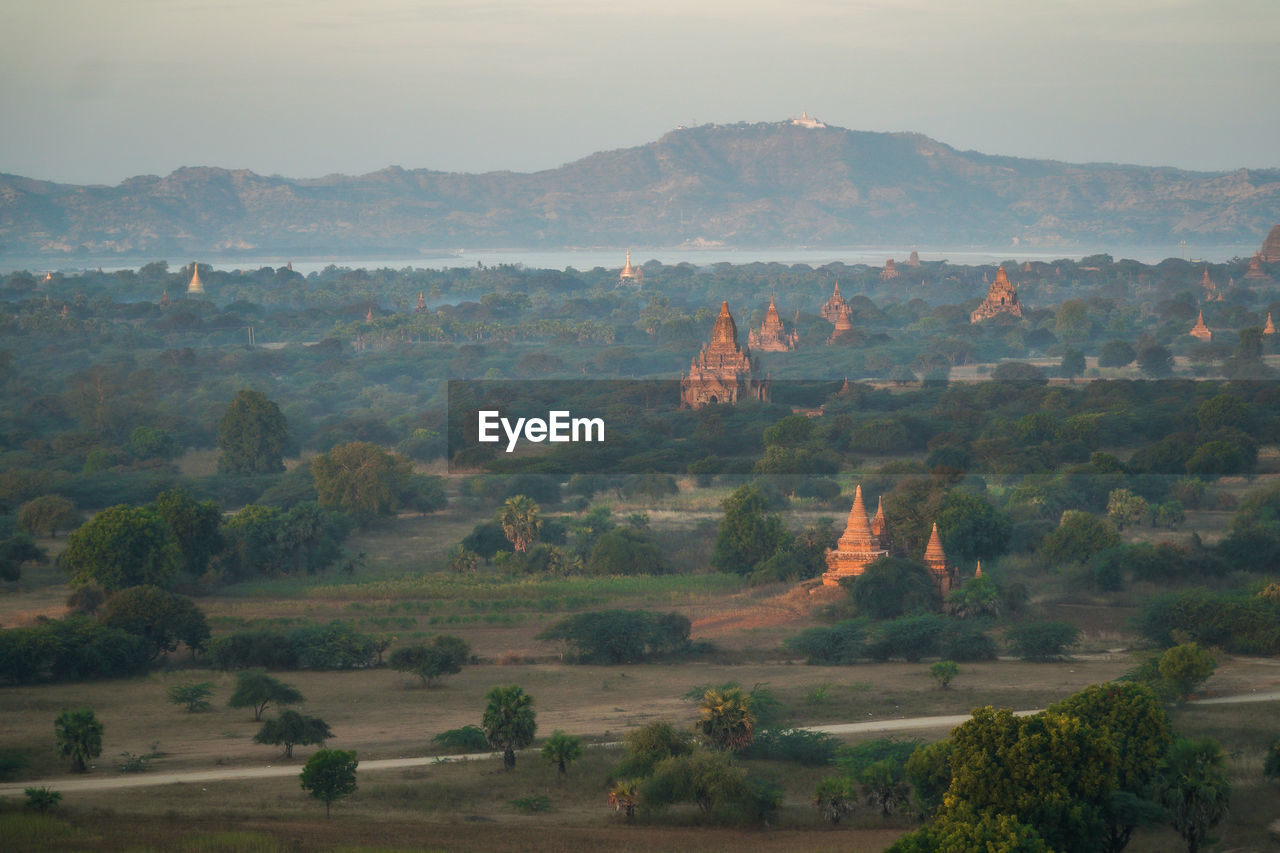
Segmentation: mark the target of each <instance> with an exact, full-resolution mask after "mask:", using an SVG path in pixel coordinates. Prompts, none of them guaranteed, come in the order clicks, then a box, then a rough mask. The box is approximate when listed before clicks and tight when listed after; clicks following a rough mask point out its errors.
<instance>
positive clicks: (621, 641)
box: [538, 610, 691, 664]
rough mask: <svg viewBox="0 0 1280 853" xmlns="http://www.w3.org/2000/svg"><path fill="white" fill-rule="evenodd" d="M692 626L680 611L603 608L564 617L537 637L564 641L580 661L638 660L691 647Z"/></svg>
mask: <svg viewBox="0 0 1280 853" xmlns="http://www.w3.org/2000/svg"><path fill="white" fill-rule="evenodd" d="M690 627H691V626H690V623H689V619H688V618H687V617H685V616H682V615H681V614H679V613H654V612H651V611H648V610H604V611H598V612H592V613H579V614H578V615H576V616H570V617H569V618H568V619H562V620H561V621H559V622H557V623H556V624H555V625H552V626H551V627H550V628H548V629H547V630H545V631H543V632H542V633H541V634H539V635H538V639H539V640H560V641H562V642H564V643H565V644H566V645H567V646H568V647H569V649H570V654H571V656H572V657H573V659H574V660H576V661H577V662H580V663H603V664H617V663H636V662H638V661H642V660H649V659H652V658H655V657H664V656H668V655H673V654H679V653H682V652H686V651H688V649H689V647H690V644H689V629H690Z"/></svg>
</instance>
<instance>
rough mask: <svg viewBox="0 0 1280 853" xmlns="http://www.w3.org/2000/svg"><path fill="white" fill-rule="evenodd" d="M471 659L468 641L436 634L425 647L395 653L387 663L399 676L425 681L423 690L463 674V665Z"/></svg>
mask: <svg viewBox="0 0 1280 853" xmlns="http://www.w3.org/2000/svg"><path fill="white" fill-rule="evenodd" d="M470 657H471V647H470V646H468V645H467V643H466V641H465V640H463V639H461V638H460V637H455V636H453V635H452V634H436V635H435V636H434V637H432V638H431V639H430V640H428V641H427V642H426V643H420V644H418V645H414V646H406V647H404V648H399V649H396V650H395V651H394V652H392V653H391V657H390V658H388V660H387V663H388V664H389V665H390V667H391V668H392V669H394V670H397V671H399V672H410V673H413V674H414V675H416V676H418V677H419V678H421V679H422V684H423V686H424V687H430V686H431V683H432V682H433V681H436V680H437V679H439V678H440V677H441V676H444V675H452V674H456V673H459V672H462V665H463V664H464V663H466V662H467V660H468V659H469V658H470Z"/></svg>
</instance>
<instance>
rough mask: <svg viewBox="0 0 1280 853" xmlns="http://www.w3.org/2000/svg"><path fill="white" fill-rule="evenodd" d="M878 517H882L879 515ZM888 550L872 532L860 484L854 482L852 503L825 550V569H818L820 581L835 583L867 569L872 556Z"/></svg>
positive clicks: (885, 552) (824, 583)
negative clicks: (841, 531)
mask: <svg viewBox="0 0 1280 853" xmlns="http://www.w3.org/2000/svg"><path fill="white" fill-rule="evenodd" d="M877 516H879V513H877ZM880 520H881V522H883V521H884V519H883V518H881V519H880ZM888 553H889V551H888V550H887V549H885V548H883V547H881V544H880V538H879V537H878V536H876V534H875V533H873V532H872V529H871V523H870V522H869V521H868V520H867V508H866V507H865V506H864V505H863V503H862V486H858V487H857V488H856V489H854V492H853V507H852V508H850V510H849V521H848V523H847V524H846V525H845V528H844V534H843V535H842V536H841V537H840V541H839V542H837V543H836V547H835V548H832V549H831V550H829V551H827V570H826V571H825V572H823V573H822V584H823V586H839V585H840V581H841V579H843V578H855V577H857V576H858V575H860V574H862V573H863V572H865V571H866V570H867V566H868V565H869V564H870V563H871V561H872V560H875V559H877V558H878V557H883V556H885V555H886V554H888Z"/></svg>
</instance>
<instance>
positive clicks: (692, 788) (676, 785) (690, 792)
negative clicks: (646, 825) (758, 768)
mask: <svg viewBox="0 0 1280 853" xmlns="http://www.w3.org/2000/svg"><path fill="white" fill-rule="evenodd" d="M746 777H747V774H746V771H745V770H743V769H741V768H739V767H734V766H733V765H732V764H730V763H729V758H728V756H727V755H725V754H724V753H723V752H718V751H713V750H705V749H699V750H696V751H694V752H692V753H690V754H688V755H680V756H675V757H672V758H667V759H664V760H662V761H660V762H658V764H657V766H656V767H654V768H653V775H652V776H650V777H649V778H648V779H647V780H646V781H645V783H644V785H643V786H642V787H641V789H640V798H641V800H642V801H643V802H645V803H649V804H652V805H655V806H662V805H667V804H669V803H695V804H696V805H697V806H698V808H699V809H700V810H701V811H702V813H703V814H704V815H708V814H710V813H711V812H712V810H713V809H715V807H716V805H717V804H725V803H734V802H738V801H741V800H742V799H743V798H744V797H745V796H746V794H747V792H748V787H747V784H746Z"/></svg>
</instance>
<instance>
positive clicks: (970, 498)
mask: <svg viewBox="0 0 1280 853" xmlns="http://www.w3.org/2000/svg"><path fill="white" fill-rule="evenodd" d="M937 521H938V534H939V535H940V536H941V537H942V543H943V545H945V546H946V549H947V555H948V556H950V557H951V558H952V559H954V560H960V561H962V562H964V563H969V562H972V561H975V560H989V559H992V558H994V557H998V556H1000V555H1001V554H1003V553H1004V552H1005V551H1006V550H1008V547H1009V537H1010V535H1012V532H1013V522H1012V521H1011V520H1010V519H1009V516H1008V515H1006V514H1005V513H1003V512H1000V511H999V510H997V509H996V508H995V507H993V506H992V505H991V504H990V503H989V502H988V501H987V500H985V499H984V498H982V497H980V496H978V495H975V494H971V493H969V492H967V491H963V490H960V489H953V490H951V491H950V492H949V493H948V494H947V497H946V499H945V500H944V501H943V502H942V509H941V510H940V511H939V513H938V517H937Z"/></svg>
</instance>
